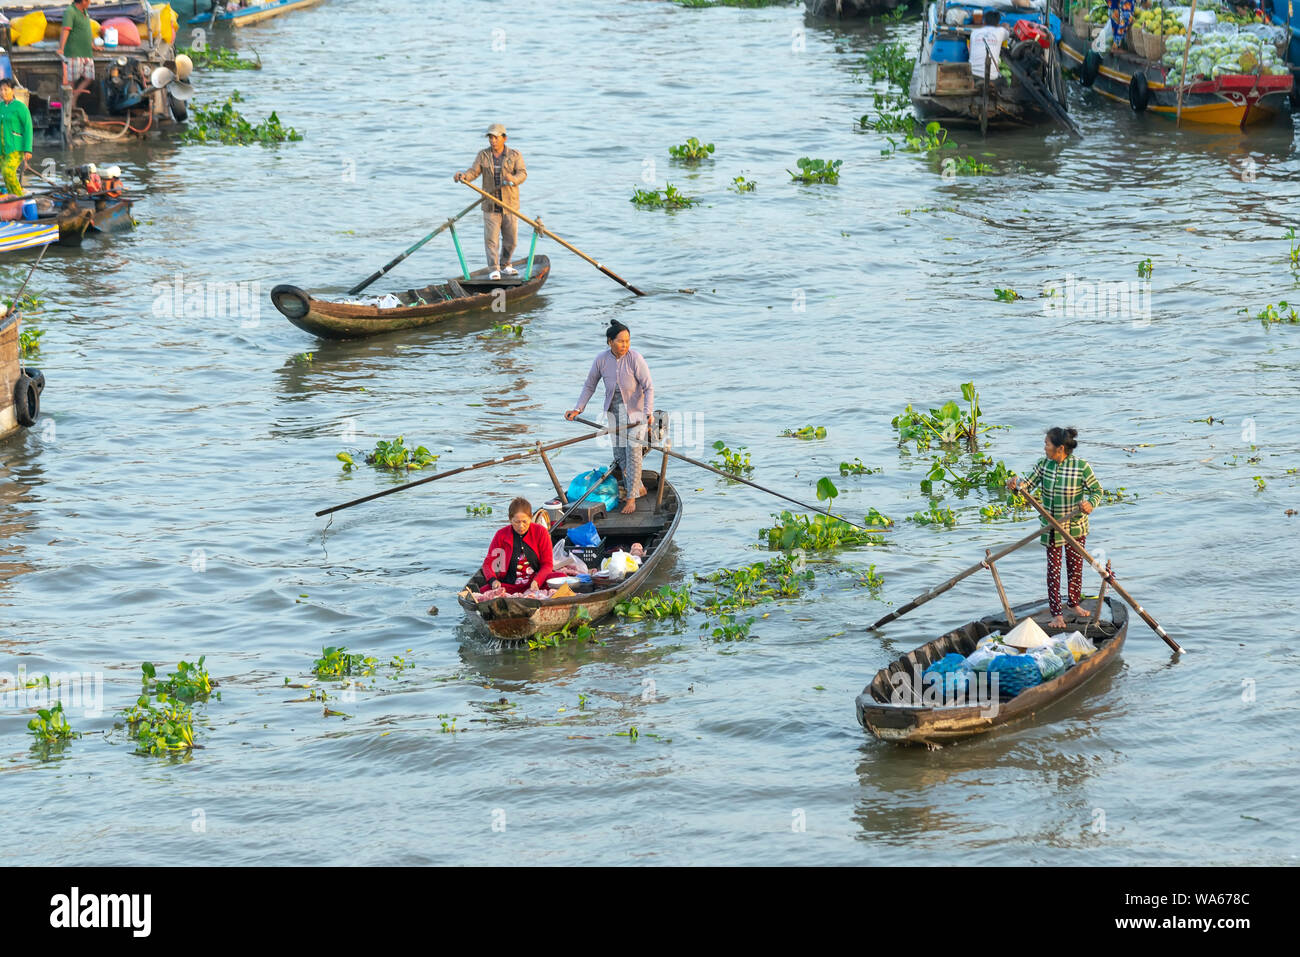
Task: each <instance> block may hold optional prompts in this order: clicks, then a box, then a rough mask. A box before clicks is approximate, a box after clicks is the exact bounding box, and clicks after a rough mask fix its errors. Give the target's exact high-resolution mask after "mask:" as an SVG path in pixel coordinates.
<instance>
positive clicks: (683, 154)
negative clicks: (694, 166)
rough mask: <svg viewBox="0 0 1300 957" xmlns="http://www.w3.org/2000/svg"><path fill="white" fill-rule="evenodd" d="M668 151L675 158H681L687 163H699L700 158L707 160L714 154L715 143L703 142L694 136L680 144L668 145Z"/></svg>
mask: <svg viewBox="0 0 1300 957" xmlns="http://www.w3.org/2000/svg"><path fill="white" fill-rule="evenodd" d="M668 152H669V154H670V155H671V156H672V158H673V159H679V160H682V161H684V162H687V163H698V162H700V160H706V159H708V158H709V157H710V156H712V155H713V144H712V143H701V142H700V141H699V140H697V139H696V138H695V137H694V136H692V137H691V138H690V139H688V140H687V141H686V142H685V143H682V144H681V145H680V146H670V147H668Z"/></svg>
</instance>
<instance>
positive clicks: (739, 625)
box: [700, 615, 754, 641]
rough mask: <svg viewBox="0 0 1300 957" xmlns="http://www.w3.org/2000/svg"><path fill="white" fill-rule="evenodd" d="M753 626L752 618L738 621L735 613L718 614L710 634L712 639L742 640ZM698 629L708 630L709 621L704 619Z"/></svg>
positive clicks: (747, 635)
mask: <svg viewBox="0 0 1300 957" xmlns="http://www.w3.org/2000/svg"><path fill="white" fill-rule="evenodd" d="M753 627H754V619H753V618H746V619H745V620H744V621H740V620H739V619H737V618H736V616H735V615H719V616H718V620H717V624H715V625H714V626H713V630H712V632H711V634H712V636H713V640H714V641H744V640H745V639H746V638H748V637H749V630H750V629H751V628H753ZM700 630H701V631H708V630H709V623H708V622H707V621H706V622H705V623H704V624H702V625H700Z"/></svg>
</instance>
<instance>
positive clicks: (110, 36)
mask: <svg viewBox="0 0 1300 957" xmlns="http://www.w3.org/2000/svg"><path fill="white" fill-rule="evenodd" d="M104 46H106V47H115V46H117V27H104Z"/></svg>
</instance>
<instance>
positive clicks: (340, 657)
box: [311, 645, 379, 680]
mask: <svg viewBox="0 0 1300 957" xmlns="http://www.w3.org/2000/svg"><path fill="white" fill-rule="evenodd" d="M378 665H379V659H378V658H370V657H367V656H366V655H361V654H352V653H350V652H349V651H348V649H347V648H346V647H344V646H342V645H340V646H338V647H337V648H330V647H327V648H322V649H321V656H320V657H319V658H317V659H316V660H315V661H314V662H312V666H311V670H312V674H314V675H315V676H316V677H317V678H324V679H326V680H338V679H341V678H347V677H350V676H352V675H373V674H374V673H375V668H376V667H378Z"/></svg>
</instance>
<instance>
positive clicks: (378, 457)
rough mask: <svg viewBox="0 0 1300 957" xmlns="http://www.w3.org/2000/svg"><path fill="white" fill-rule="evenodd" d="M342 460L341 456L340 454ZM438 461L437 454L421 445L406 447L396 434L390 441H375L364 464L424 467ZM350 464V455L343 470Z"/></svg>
mask: <svg viewBox="0 0 1300 957" xmlns="http://www.w3.org/2000/svg"><path fill="white" fill-rule="evenodd" d="M340 459H341V460H342V457H341V456H340ZM437 461H438V456H436V455H434V454H433V453H432V452H430V451H429V450H428V449H426V448H425V447H424V446H423V445H418V446H416V447H415V448H414V449H408V448H407V447H406V443H405V440H404V439H403V437H402V436H400V435H399V436H398V437H397V438H395V439H394V440H393V441H391V442H385V441H383V440H382V439H381V440H379V441H378V442H376V443H375V450H374V451H373V452H371V453H370V454H368V455H367V456H366V464H367V465H373V466H375V468H381V469H424V468H428V467H429V466H431V465H433V464H434V463H435V462H437ZM350 464H351V456H349V457H348V459H347V460H346V461H344V470H345V471H347V470H348V466H349V465H350Z"/></svg>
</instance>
